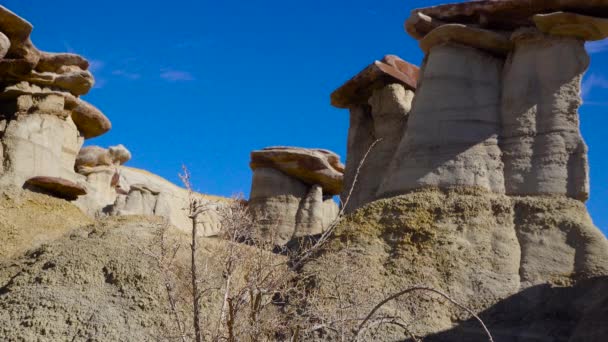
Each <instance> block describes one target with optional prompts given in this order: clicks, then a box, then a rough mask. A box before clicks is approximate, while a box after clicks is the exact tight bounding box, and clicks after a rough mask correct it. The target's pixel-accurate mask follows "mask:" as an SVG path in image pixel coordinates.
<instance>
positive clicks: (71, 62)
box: [36, 52, 89, 73]
mask: <svg viewBox="0 0 608 342" xmlns="http://www.w3.org/2000/svg"><path fill="white" fill-rule="evenodd" d="M64 66H77V67H78V68H80V69H82V70H87V69H88V68H89V61H87V60H86V59H85V58H84V57H82V56H80V55H77V54H74V53H51V52H42V53H41V55H40V61H39V62H38V65H36V70H37V71H40V72H54V73H58V72H59V71H60V69H61V68H62V67H64Z"/></svg>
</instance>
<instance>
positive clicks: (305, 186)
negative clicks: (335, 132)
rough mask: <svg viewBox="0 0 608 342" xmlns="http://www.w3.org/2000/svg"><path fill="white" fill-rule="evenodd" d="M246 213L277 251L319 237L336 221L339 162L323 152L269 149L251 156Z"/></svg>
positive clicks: (340, 175)
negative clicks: (282, 247) (296, 240)
mask: <svg viewBox="0 0 608 342" xmlns="http://www.w3.org/2000/svg"><path fill="white" fill-rule="evenodd" d="M250 165H251V168H252V169H253V180H252V184H251V193H250V199H249V208H250V210H251V212H252V214H253V216H254V220H255V222H256V226H257V229H259V230H261V231H262V232H263V233H264V236H265V237H266V238H267V239H268V240H269V241H271V242H273V243H276V244H277V245H282V244H285V243H287V242H289V241H290V240H292V239H294V238H298V237H303V236H309V235H317V234H321V233H322V232H323V231H324V230H325V229H326V228H327V227H328V226H329V225H330V224H331V223H332V222H333V221H334V220H335V219H336V217H337V216H338V206H337V204H336V203H335V202H334V201H333V195H335V194H336V193H337V192H336V190H338V189H341V186H342V172H343V170H344V169H343V165H342V164H341V163H340V157H339V156H338V155H336V154H334V153H333V152H330V151H326V150H307V149H302V148H292V147H290V148H287V147H280V148H277V147H272V148H267V149H263V150H260V151H254V152H252V153H251V164H250Z"/></svg>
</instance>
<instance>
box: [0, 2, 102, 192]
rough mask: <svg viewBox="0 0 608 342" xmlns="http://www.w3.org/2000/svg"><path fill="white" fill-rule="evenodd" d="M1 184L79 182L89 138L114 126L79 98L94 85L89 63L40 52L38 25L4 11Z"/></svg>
mask: <svg viewBox="0 0 608 342" xmlns="http://www.w3.org/2000/svg"><path fill="white" fill-rule="evenodd" d="M0 32H2V35H1V36H0V38H1V39H0V45H1V48H0V52H2V53H1V54H0V55H1V59H0V145H1V146H2V148H0V161H1V163H0V164H1V165H2V166H1V167H0V184H3V185H13V186H17V187H21V186H22V185H23V184H24V182H25V181H26V180H28V179H30V178H32V177H37V176H45V177H54V178H61V179H64V180H66V181H70V182H74V183H77V182H79V181H81V179H79V177H78V175H77V174H76V173H75V172H74V162H75V159H76V155H77V154H78V151H79V150H80V148H81V146H82V144H83V142H84V139H88V138H92V137H95V136H98V135H101V134H103V133H105V132H107V131H108V130H109V129H110V127H111V125H110V121H109V120H108V119H107V118H106V117H105V116H104V115H103V114H102V113H101V112H100V111H99V110H97V109H96V108H95V107H93V106H92V105H90V104H88V103H86V102H85V101H83V100H81V99H80V98H78V96H80V95H84V94H86V93H87V92H88V91H89V90H90V89H91V88H92V87H93V84H94V80H93V76H92V75H91V73H90V72H89V71H88V67H89V63H88V62H87V61H86V59H84V58H82V57H80V56H78V55H75V54H70V53H66V54H64V53H48V52H42V51H39V50H38V49H37V48H36V47H35V46H34V45H33V44H32V42H31V40H30V34H31V32H32V25H31V24H30V23H28V22H27V21H25V20H23V19H21V18H20V17H18V16H17V15H15V14H14V13H12V12H11V11H9V10H8V9H6V8H4V7H2V6H0Z"/></svg>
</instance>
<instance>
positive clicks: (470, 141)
mask: <svg viewBox="0 0 608 342" xmlns="http://www.w3.org/2000/svg"><path fill="white" fill-rule="evenodd" d="M502 66H503V60H502V59H501V58H497V57H494V56H493V55H491V54H490V53H488V52H485V51H483V50H481V49H479V48H476V47H470V46H464V45H460V44H456V43H451V42H448V43H441V44H439V45H436V46H434V47H432V48H431V49H430V51H429V54H428V55H427V57H426V61H425V64H424V66H423V70H422V76H421V82H420V84H419V88H418V91H417V92H416V98H415V100H414V104H413V106H412V111H411V112H410V115H409V119H408V124H407V129H406V130H405V134H404V136H403V138H402V139H401V142H400V144H399V146H398V148H397V150H396V153H395V155H394V156H393V159H392V161H391V164H390V168H389V170H388V173H387V174H386V176H385V179H384V182H383V183H382V185H381V187H380V188H379V190H378V193H377V195H378V196H381V197H387V196H392V195H397V194H402V193H405V192H407V191H408V190H412V189H416V188H420V187H424V186H439V187H449V186H455V185H462V186H471V187H482V188H485V189H488V190H491V191H495V192H498V193H502V192H504V185H503V184H504V181H503V176H502V161H501V159H500V149H499V147H498V136H499V134H500V88H501V75H502Z"/></svg>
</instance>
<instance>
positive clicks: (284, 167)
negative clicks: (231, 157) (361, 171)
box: [249, 146, 344, 195]
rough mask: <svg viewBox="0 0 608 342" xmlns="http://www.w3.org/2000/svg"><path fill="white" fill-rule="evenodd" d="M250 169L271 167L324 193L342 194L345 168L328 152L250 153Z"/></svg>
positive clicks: (274, 149) (280, 149)
mask: <svg viewBox="0 0 608 342" xmlns="http://www.w3.org/2000/svg"><path fill="white" fill-rule="evenodd" d="M249 165H250V167H251V169H252V170H255V169H258V168H272V169H276V170H279V171H281V172H283V173H285V174H287V175H289V176H292V177H294V178H296V179H298V180H300V181H302V182H304V183H306V184H311V185H312V184H318V185H320V186H321V187H322V188H323V192H324V193H327V194H331V195H337V194H339V193H340V192H341V191H342V182H343V178H344V165H343V164H342V163H340V157H339V156H338V155H337V154H335V153H333V152H331V151H328V150H322V149H307V148H300V147H284V146H275V147H267V148H265V149H262V150H258V151H253V152H251V163H250V164H249Z"/></svg>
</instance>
